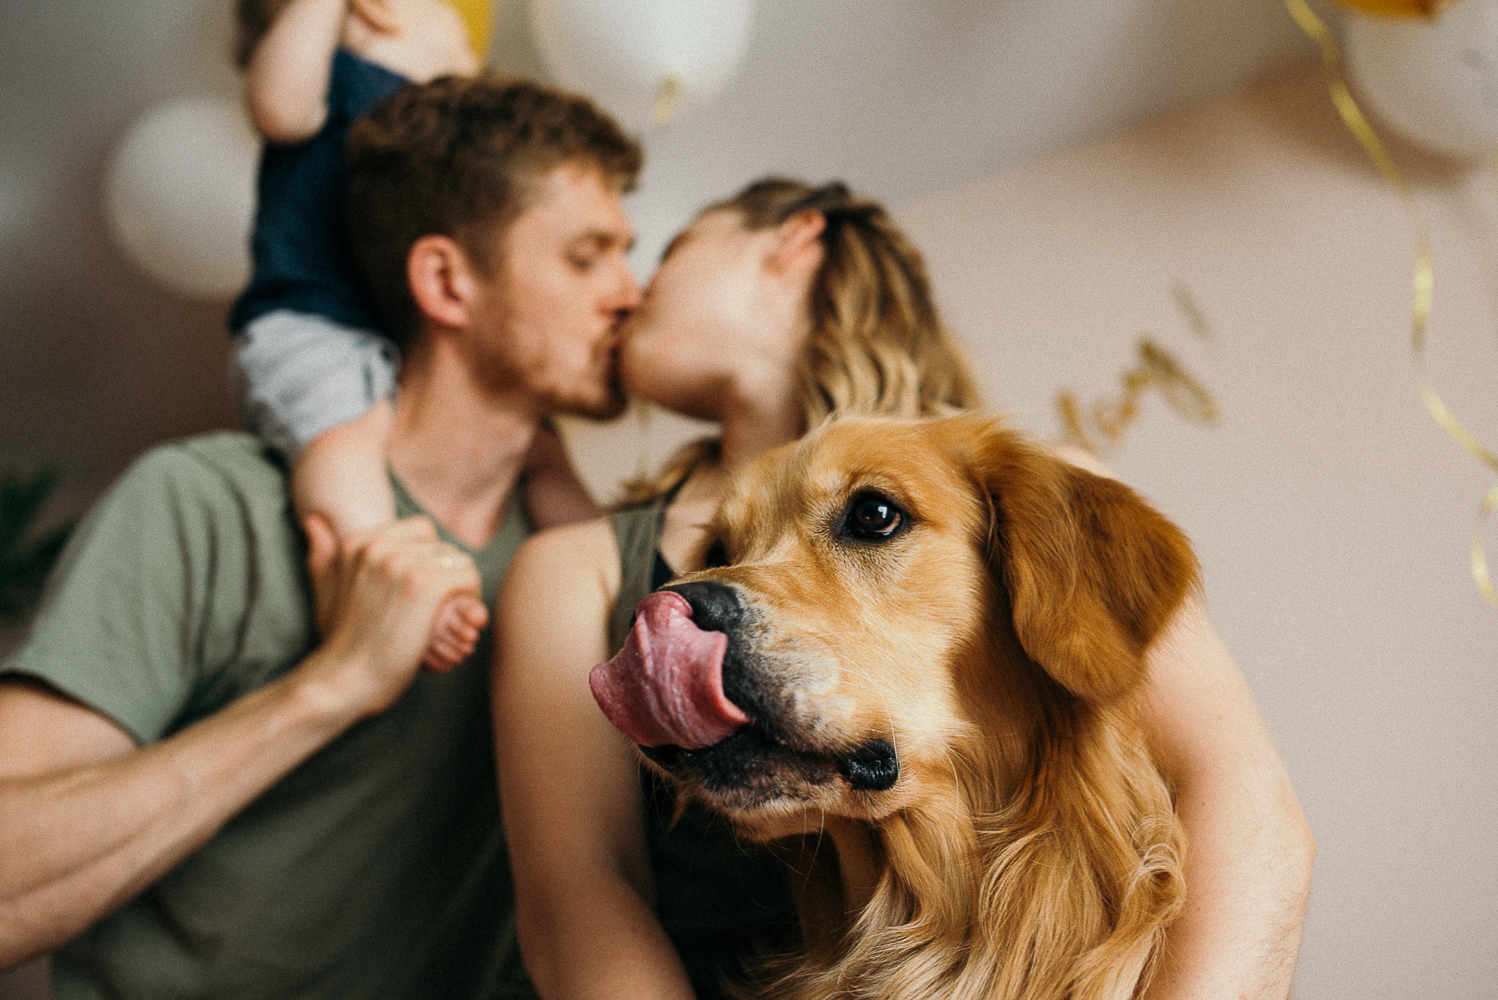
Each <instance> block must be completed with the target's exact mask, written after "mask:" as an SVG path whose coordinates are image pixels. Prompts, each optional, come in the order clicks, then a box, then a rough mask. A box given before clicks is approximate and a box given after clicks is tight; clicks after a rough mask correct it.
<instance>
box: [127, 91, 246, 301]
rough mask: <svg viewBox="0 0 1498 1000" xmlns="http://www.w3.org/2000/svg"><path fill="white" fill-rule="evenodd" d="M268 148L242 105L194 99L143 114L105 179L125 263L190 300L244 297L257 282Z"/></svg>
mask: <svg viewBox="0 0 1498 1000" xmlns="http://www.w3.org/2000/svg"><path fill="white" fill-rule="evenodd" d="M259 149H260V142H259V139H258V138H257V136H256V134H255V132H254V129H253V128H252V127H251V126H250V123H249V121H248V120H247V119H246V116H245V113H244V111H243V109H242V108H241V106H240V104H239V102H238V101H236V100H231V99H229V98H223V97H188V98H182V99H178V100H173V101H168V102H167V103H165V104H162V105H159V106H158V107H156V108H154V109H152V110H151V111H150V112H148V113H147V114H146V115H144V116H143V117H142V118H141V119H140V120H139V121H137V122H136V123H135V124H134V125H133V126H132V127H131V129H130V131H129V132H128V133H126V135H125V137H124V139H123V140H122V141H121V143H120V145H119V146H118V148H116V150H115V151H114V155H113V158H112V160H111V162H110V165H109V173H108V176H107V178H106V180H105V191H104V197H105V207H106V209H107V215H108V218H109V221H110V225H111V228H112V230H113V232H114V235H115V238H116V240H117V241H118V243H119V245H120V247H121V249H123V250H124V251H125V254H126V256H128V257H129V258H130V260H131V261H132V262H134V263H135V264H136V265H138V266H139V267H140V268H141V270H143V271H145V272H146V273H147V274H148V275H150V276H151V277H152V278H155V279H156V280H157V281H159V282H161V283H162V284H164V285H166V286H167V287H168V288H171V289H173V290H174V291H177V292H179V293H181V294H183V295H186V296H190V297H193V298H206V299H223V298H228V297H229V296H232V295H234V294H235V293H236V292H238V291H239V289H240V288H242V287H243V286H244V284H245V282H246V281H247V280H248V279H249V272H250V261H249V232H250V223H251V217H252V215H253V213H254V209H255V170H256V163H257V160H258V157H259Z"/></svg>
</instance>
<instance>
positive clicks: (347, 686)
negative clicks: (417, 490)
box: [301, 516, 480, 716]
mask: <svg viewBox="0 0 1498 1000" xmlns="http://www.w3.org/2000/svg"><path fill="white" fill-rule="evenodd" d="M306 531H307V541H308V545H309V551H308V556H307V569H308V572H309V574H310V576H311V578H312V587H313V591H314V593H315V595H316V601H317V604H316V607H317V621H318V625H319V627H320V629H321V631H322V636H323V641H322V645H321V646H320V647H319V649H318V650H317V651H316V652H315V653H313V654H312V655H311V656H310V657H308V658H307V660H306V661H304V663H303V665H302V667H301V669H302V670H304V671H307V672H308V677H309V678H313V677H315V678H317V679H318V680H320V681H323V682H325V683H326V684H327V685H328V687H327V689H328V690H330V691H331V692H332V693H333V694H334V696H335V697H336V698H338V699H340V700H343V703H344V704H346V705H348V706H350V707H353V708H356V709H357V710H358V711H359V713H360V714H361V715H364V716H368V715H377V714H379V713H380V712H383V711H384V710H385V709H387V708H389V707H390V706H391V705H392V704H394V703H395V701H396V699H397V698H399V697H400V696H401V694H402V693H403V692H404V691H405V690H406V688H407V687H409V686H410V684H411V682H412V680H414V679H415V677H416V673H417V671H418V670H419V669H420V667H421V662H422V657H423V654H424V653H425V651H426V650H427V648H428V645H429V643H430V640H431V636H432V629H433V622H434V619H435V618H436V615H437V610H438V609H439V608H440V607H441V606H442V605H443V604H444V602H446V601H447V600H448V599H449V598H453V597H457V596H459V595H467V596H468V597H470V598H472V600H473V601H474V602H477V601H478V600H479V585H480V581H479V572H478V568H477V567H475V566H474V564H473V560H472V559H471V558H469V557H468V555H467V554H466V553H464V552H462V551H460V550H459V549H456V548H454V547H453V546H451V545H448V544H446V543H445V542H442V541H440V540H439V539H438V537H437V531H436V528H435V527H433V525H432V522H431V521H430V520H428V519H427V518H424V517H412V518H407V519H405V520H402V521H396V522H393V523H391V524H388V525H384V526H382V527H380V528H376V529H374V530H373V531H368V532H362V533H358V534H354V535H350V536H348V537H347V538H344V539H341V540H340V539H338V538H337V537H336V536H335V535H334V533H333V530H332V527H331V526H330V525H329V524H328V523H327V522H326V521H325V520H323V519H322V518H320V517H315V516H314V517H311V518H308V520H307V523H306Z"/></svg>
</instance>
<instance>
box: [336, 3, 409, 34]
mask: <svg viewBox="0 0 1498 1000" xmlns="http://www.w3.org/2000/svg"><path fill="white" fill-rule="evenodd" d="M348 8H349V14H350V15H352V16H353V17H355V18H358V19H359V20H360V21H362V22H364V25H365V27H367V28H369V29H370V30H371V31H373V32H374V33H375V34H378V35H394V34H397V33H399V31H400V27H401V22H400V18H399V17H397V16H396V13H395V8H394V7H393V6H391V4H390V0H349V5H348Z"/></svg>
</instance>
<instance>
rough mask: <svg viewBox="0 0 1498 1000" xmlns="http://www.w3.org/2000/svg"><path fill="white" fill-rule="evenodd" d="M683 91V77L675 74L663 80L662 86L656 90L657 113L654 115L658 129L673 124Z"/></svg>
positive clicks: (668, 75)
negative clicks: (672, 120)
mask: <svg viewBox="0 0 1498 1000" xmlns="http://www.w3.org/2000/svg"><path fill="white" fill-rule="evenodd" d="M681 90H682V82H681V77H679V76H677V75H676V74H675V73H670V74H667V75H666V76H664V77H662V78H661V85H660V86H659V87H657V88H656V90H655V112H654V114H653V115H652V117H653V118H654V119H655V127H656V128H657V129H663V128H665V127H666V126H667V125H669V124H670V123H671V116H672V115H674V114H675V113H676V105H677V102H679V101H680V100H681Z"/></svg>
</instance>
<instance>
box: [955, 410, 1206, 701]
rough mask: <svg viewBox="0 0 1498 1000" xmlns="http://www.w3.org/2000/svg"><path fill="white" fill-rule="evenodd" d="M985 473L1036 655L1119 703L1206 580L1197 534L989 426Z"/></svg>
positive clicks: (1010, 581) (999, 540)
mask: <svg viewBox="0 0 1498 1000" xmlns="http://www.w3.org/2000/svg"><path fill="white" fill-rule="evenodd" d="M978 462H979V476H980V478H981V479H982V482H983V484H984V486H985V488H986V489H987V491H988V493H989V496H990V497H991V502H992V504H993V509H994V524H993V527H992V529H991V532H992V536H991V542H990V545H991V556H992V558H993V559H994V560H995V562H996V563H997V566H998V569H999V571H1000V572H1001V573H1002V578H1003V581H1004V584H1005V587H1006V589H1007V590H1008V593H1009V599H1010V602H1011V605H1012V611H1013V615H1014V630H1015V633H1016V635H1017V636H1018V637H1019V641H1020V644H1021V645H1022V646H1023V647H1024V649H1025V652H1026V653H1028V654H1029V655H1030V657H1031V658H1032V659H1033V660H1035V662H1036V663H1038V664H1040V666H1041V667H1042V668H1044V669H1045V671H1046V672H1047V673H1048V674H1050V675H1051V676H1052V677H1054V678H1055V679H1056V680H1057V681H1059V682H1060V683H1061V684H1062V685H1064V686H1065V687H1066V688H1067V689H1068V690H1070V691H1071V692H1072V693H1073V694H1076V695H1078V696H1080V697H1082V698H1087V699H1089V700H1092V701H1107V700H1109V699H1111V698H1115V697H1117V696H1118V695H1120V694H1123V693H1124V692H1125V691H1127V690H1128V689H1129V688H1131V687H1133V686H1134V685H1135V684H1136V683H1138V682H1139V681H1140V680H1141V679H1142V678H1143V676H1144V652H1145V649H1146V648H1147V647H1148V646H1149V644H1150V642H1151V641H1152V640H1153V639H1154V638H1155V637H1156V635H1158V634H1159V632H1160V630H1161V629H1162V628H1164V627H1165V624H1166V622H1167V621H1168V620H1169V619H1170V616H1171V614H1172V613H1173V612H1174V611H1175V610H1176V608H1177V606H1178V605H1179V604H1180V603H1181V601H1182V599H1183V598H1184V597H1185V596H1186V592H1187V590H1188V589H1190V588H1191V587H1192V586H1194V585H1195V584H1196V581H1197V564H1196V557H1195V556H1194V555H1193V554H1192V551H1191V547H1190V545H1189V543H1188V542H1187V540H1186V537H1185V535H1184V534H1183V533H1182V532H1181V530H1180V529H1179V528H1177V527H1176V526H1175V525H1174V524H1172V523H1171V522H1170V521H1168V520H1166V518H1165V517H1163V516H1162V515H1161V514H1159V513H1158V512H1157V511H1155V510H1154V509H1153V508H1151V507H1150V506H1149V505H1148V504H1146V503H1145V502H1144V500H1142V499H1141V498H1140V497H1139V496H1138V494H1136V493H1135V492H1134V491H1133V490H1131V489H1129V488H1128V487H1127V486H1125V485H1123V484H1122V483H1120V482H1118V481H1117V480H1114V479H1108V478H1106V477H1104V476H1099V475H1095V474H1093V473H1091V472H1088V471H1086V470H1084V469H1081V468H1078V467H1077V466H1075V465H1072V464H1071V463H1069V462H1066V461H1063V460H1062V459H1059V458H1057V457H1055V456H1053V455H1051V454H1049V453H1047V452H1045V451H1043V450H1041V449H1039V448H1038V447H1036V446H1034V445H1032V444H1029V443H1027V442H1025V441H1024V440H1023V439H1022V438H1021V437H1020V436H1019V435H1017V434H1015V433H1013V432H1011V431H1008V430H1005V429H1003V428H1002V427H998V426H995V425H989V427H988V428H987V429H986V431H985V432H984V436H983V440H982V443H981V446H980V449H979V456H978Z"/></svg>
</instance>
